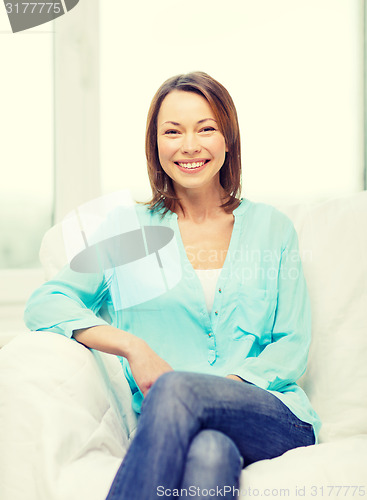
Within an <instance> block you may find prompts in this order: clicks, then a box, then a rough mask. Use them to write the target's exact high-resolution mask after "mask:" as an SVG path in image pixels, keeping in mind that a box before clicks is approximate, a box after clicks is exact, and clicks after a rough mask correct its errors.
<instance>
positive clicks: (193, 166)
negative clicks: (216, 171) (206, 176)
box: [174, 160, 210, 170]
mask: <svg viewBox="0 0 367 500" xmlns="http://www.w3.org/2000/svg"><path fill="white" fill-rule="evenodd" d="M209 161H210V160H203V161H192V162H178V161H175V162H174V163H175V164H176V165H179V166H180V167H181V168H186V169H187V170H195V169H196V168H200V167H202V166H203V165H205V164H206V163H208V162H209Z"/></svg>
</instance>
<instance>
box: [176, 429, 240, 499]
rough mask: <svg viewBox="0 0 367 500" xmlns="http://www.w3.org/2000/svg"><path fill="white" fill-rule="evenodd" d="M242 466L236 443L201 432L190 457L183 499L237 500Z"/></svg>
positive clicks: (186, 469)
mask: <svg viewBox="0 0 367 500" xmlns="http://www.w3.org/2000/svg"><path fill="white" fill-rule="evenodd" d="M242 462H243V460H242V457H241V455H240V452H239V451H238V448H237V446H236V445H235V444H234V442H233V441H232V439H230V438H229V437H227V436H226V435H225V434H223V433H222V432H218V431H215V430H212V429H204V430H202V431H199V433H198V434H196V436H195V437H194V439H193V440H192V441H191V444H190V448H189V450H188V453H187V457H186V465H185V471H184V475H183V479H182V482H181V485H180V490H181V498H190V497H192V496H194V497H195V498H207V499H208V498H212V499H214V500H215V499H217V498H233V491H234V490H235V489H238V487H239V477H240V474H241V469H242Z"/></svg>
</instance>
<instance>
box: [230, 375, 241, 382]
mask: <svg viewBox="0 0 367 500" xmlns="http://www.w3.org/2000/svg"><path fill="white" fill-rule="evenodd" d="M226 378H231V379H232V380H237V381H239V382H243V379H242V378H241V377H237V375H226Z"/></svg>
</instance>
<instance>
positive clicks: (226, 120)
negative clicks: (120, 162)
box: [145, 71, 241, 216]
mask: <svg viewBox="0 0 367 500" xmlns="http://www.w3.org/2000/svg"><path fill="white" fill-rule="evenodd" d="M173 90H182V91H185V92H194V93H196V94H199V95H202V96H203V97H204V98H205V99H206V100H207V101H208V103H209V105H210V107H211V108H212V110H213V113H214V116H215V118H216V120H217V122H218V127H219V130H220V131H221V133H222V134H223V136H224V138H225V141H226V144H227V147H228V152H227V153H226V158H225V160H224V163H223V166H222V167H221V169H220V171H219V179H220V184H221V186H222V187H223V189H224V190H225V192H226V194H227V195H228V197H229V200H228V201H227V202H226V203H223V204H222V205H221V207H222V208H223V209H224V210H225V211H226V212H228V213H230V212H232V211H233V210H234V209H235V208H237V207H238V205H239V203H240V199H239V196H240V193H241V143H240V131H239V126H238V119H237V112H236V108H235V106H234V103H233V101H232V98H231V96H230V95H229V93H228V91H227V90H226V89H225V88H224V87H223V85H221V84H220V83H219V82H217V81H216V80H214V78H212V77H211V76H209V75H208V74H206V73H203V72H200V71H195V72H193V73H188V74H182V75H177V76H174V77H172V78H169V79H168V80H166V81H165V82H164V83H163V84H162V85H161V86H160V88H159V89H158V90H157V92H156V94H155V95H154V97H153V100H152V103H151V105H150V108H149V112H148V118H147V126H146V133H145V154H146V158H147V165H148V175H149V181H150V186H151V188H152V194H153V197H152V199H151V200H150V201H149V202H147V203H146V204H148V205H149V207H150V209H151V210H153V209H163V216H164V215H165V214H166V213H167V212H168V211H169V210H171V211H173V209H174V207H175V204H176V203H178V204H179V206H180V207H181V209H183V207H182V206H181V204H180V201H179V198H177V196H176V195H175V191H174V187H173V184H172V180H171V178H170V177H169V176H168V175H167V174H166V173H165V172H164V170H163V169H162V167H161V164H160V162H159V157H158V146H157V116H158V113H159V110H160V107H161V104H162V102H163V99H164V98H165V97H166V96H167V95H168V94H169V93H170V92H172V91H173Z"/></svg>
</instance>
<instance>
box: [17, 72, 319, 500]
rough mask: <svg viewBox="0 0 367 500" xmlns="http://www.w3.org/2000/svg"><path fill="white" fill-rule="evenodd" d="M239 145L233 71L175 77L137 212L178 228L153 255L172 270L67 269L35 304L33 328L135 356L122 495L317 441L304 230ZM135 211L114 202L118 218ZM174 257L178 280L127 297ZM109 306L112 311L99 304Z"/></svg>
mask: <svg viewBox="0 0 367 500" xmlns="http://www.w3.org/2000/svg"><path fill="white" fill-rule="evenodd" d="M239 151H240V149H239V131H238V123H237V114H236V110H235V107H234V104H233V101H232V99H231V98H230V96H229V94H228V92H227V91H226V89H225V88H224V87H223V86H222V85H221V84H220V83H219V82H217V81H216V80H214V79H213V78H212V77H210V76H209V75H207V74H206V73H202V72H194V73H189V74H186V75H178V76H177V77H173V78H171V79H169V80H168V81H166V82H164V83H163V84H162V86H161V87H160V88H159V90H158V92H157V93H156V95H155V97H154V98H153V101H152V105H151V107H150V110H149V113H148V121H147V131H146V155H147V160H148V172H149V178H150V181H151V187H152V194H153V196H152V199H151V201H150V202H147V203H141V204H138V205H137V206H136V207H134V210H133V212H134V216H136V219H137V220H138V221H139V223H140V225H141V227H144V228H145V229H144V232H145V231H146V228H153V227H160V226H161V227H162V228H163V227H164V228H169V229H170V234H172V241H171V242H170V243H172V244H173V246H172V248H171V250H172V251H168V250H166V249H165V247H162V246H161V245H158V246H157V251H156V252H154V255H153V254H151V255H150V257H151V258H152V259H156V260H153V261H152V264H153V263H155V264H157V263H158V264H159V266H157V265H156V269H157V268H158V267H159V269H158V271H159V272H158V273H156V274H154V273H153V270H152V269H153V268H152V267H151V270H150V272H149V275H148V276H147V272H146V271H145V268H144V269H143V267H142V265H139V264H137V265H136V266H134V268H133V269H132V272H131V275H130V277H129V279H126V277H125V278H124V276H126V275H124V266H120V265H119V264H120V262H117V261H116V259H115V262H114V265H111V266H108V273H107V274H106V272H105V270H104V269H100V271H99V272H96V273H88V272H85V273H84V272H83V273H80V272H78V270H75V269H72V268H71V267H69V266H66V267H65V268H64V269H63V270H62V271H60V273H59V274H58V275H57V276H56V277H55V278H54V279H53V280H51V281H49V282H48V283H45V284H44V285H42V287H40V288H39V289H38V290H36V291H35V292H34V294H33V295H32V296H31V298H30V299H29V301H28V304H27V308H26V314H25V319H26V321H27V324H28V325H29V326H30V327H31V328H32V329H36V330H45V329H51V330H52V331H55V332H58V333H62V334H64V335H67V336H69V337H71V336H73V337H74V338H75V339H76V340H77V341H78V342H80V343H82V344H84V345H86V346H87V347H90V348H93V349H99V350H101V351H105V352H109V353H112V354H117V355H118V356H119V357H120V360H121V362H122V365H123V368H124V373H125V375H126V377H127V379H128V381H129V384H130V387H131V391H132V394H133V408H134V410H135V411H136V412H137V413H139V414H140V417H139V420H138V427H137V432H136V435H135V437H134V439H133V441H132V443H131V445H130V448H129V449H128V452H127V454H126V457H125V458H124V460H123V462H122V465H121V467H120V469H119V470H118V472H117V475H116V477H115V480H114V482H113V484H112V486H111V490H110V492H109V494H108V497H107V498H108V500H127V499H128V500H135V499H136V500H138V499H139V500H152V499H153V498H157V497H158V490H157V488H158V487H159V486H161V487H164V488H165V489H166V488H167V489H177V490H178V489H182V490H185V489H188V488H190V487H195V488H198V489H200V490H203V489H208V490H209V489H213V490H214V491H217V490H218V488H219V490H220V489H221V488H223V487H224V486H227V487H228V486H229V487H231V488H232V487H233V488H234V489H235V488H237V487H238V484H239V477H240V473H241V467H242V466H246V465H249V464H251V463H253V462H256V461H259V460H263V459H269V458H273V457H277V456H279V455H281V454H283V453H285V452H286V451H288V450H290V449H293V448H296V447H299V446H309V445H312V444H314V443H315V440H316V438H317V435H318V432H319V429H320V420H319V418H318V415H317V414H316V413H315V412H314V410H313V408H312V406H311V404H310V402H309V400H308V398H307V396H306V394H305V393H304V392H303V390H302V389H301V388H300V387H299V386H298V385H297V380H298V378H299V377H300V376H301V375H302V374H303V372H304V370H305V368H306V363H307V354H308V348H309V344H310V333H311V321H310V304H309V299H308V293H307V287H306V282H305V279H304V276H303V272H302V265H301V260H300V257H299V253H298V241H297V233H296V231H295V229H294V226H293V224H292V222H291V221H290V219H288V217H286V216H285V215H284V214H283V213H281V212H279V211H278V210H276V209H275V208H274V207H272V206H270V205H266V204H263V203H254V202H251V201H250V200H248V199H243V198H241V199H240V198H239V197H238V193H239V188H240V177H241V161H240V155H239ZM124 217H125V216H124V215H121V213H120V212H119V211H113V212H112V213H110V214H109V217H108V219H107V221H106V224H107V225H111V227H116V225H118V223H119V219H120V218H124ZM100 250H101V251H103V249H102V247H100ZM105 250H106V252H108V255H107V257H108V260H107V261H106V262H109V261H110V260H111V258H112V260H113V255H114V252H113V251H111V249H110V248H108V249H107V248H106V249H105ZM134 250H135V256H136V254H137V253H138V248H134ZM269 251H270V256H271V257H270V259H265V258H263V256H265V255H268V254H269ZM259 252H260V254H261V256H262V258H261V259H260V261H259V260H258V259H257V258H256V257H257V255H258V253H259ZM213 254H214V255H215V256H216V259H215V261H213V258H212V257H213ZM115 255H117V258H119V252H117V253H115ZM99 260H100V261H102V260H103V259H99ZM174 266H176V267H177V268H179V269H180V270H181V272H180V273H176V276H178V275H179V279H177V281H176V282H175V283H174V285H173V286H169V287H166V288H164V287H163V288H162V290H161V292H160V293H154V294H153V295H150V296H149V298H147V300H144V301H142V300H140V301H137V302H135V303H134V304H131V303H128V304H127V303H125V302H124V300H123V299H124V297H129V296H131V294H132V292H133V291H134V288H136V286H137V283H139V286H141V289H142V291H143V292H144V291H146V290H150V289H154V287H155V284H156V282H158V280H159V279H160V278H161V275H162V273H163V272H164V270H165V269H168V270H169V269H172V268H173V267H174ZM213 269H215V271H213ZM249 270H250V271H251V272H250V273H249V272H248V271H249ZM274 271H275V272H274ZM165 276H166V281H167V283H166V284H167V285H169V282H171V285H172V280H170V278H169V273H168V274H165ZM117 296H118V297H122V300H120V301H118V300H116V299H117ZM140 296H141V294H140ZM117 303H118V304H119V305H118V307H116V306H115V304H117ZM102 305H105V306H106V307H107V309H108V313H109V317H110V319H111V324H109V323H107V322H106V321H105V320H104V319H103V318H102V317H101V316H97V314H96V313H97V312H98V311H99V310H100V309H101V307H102ZM137 478H141V480H138V481H137ZM231 491H232V493H230V494H229V495H228V496H227V498H233V497H235V491H234V490H232V489H231ZM218 495H219V494H218ZM219 496H220V495H219Z"/></svg>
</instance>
